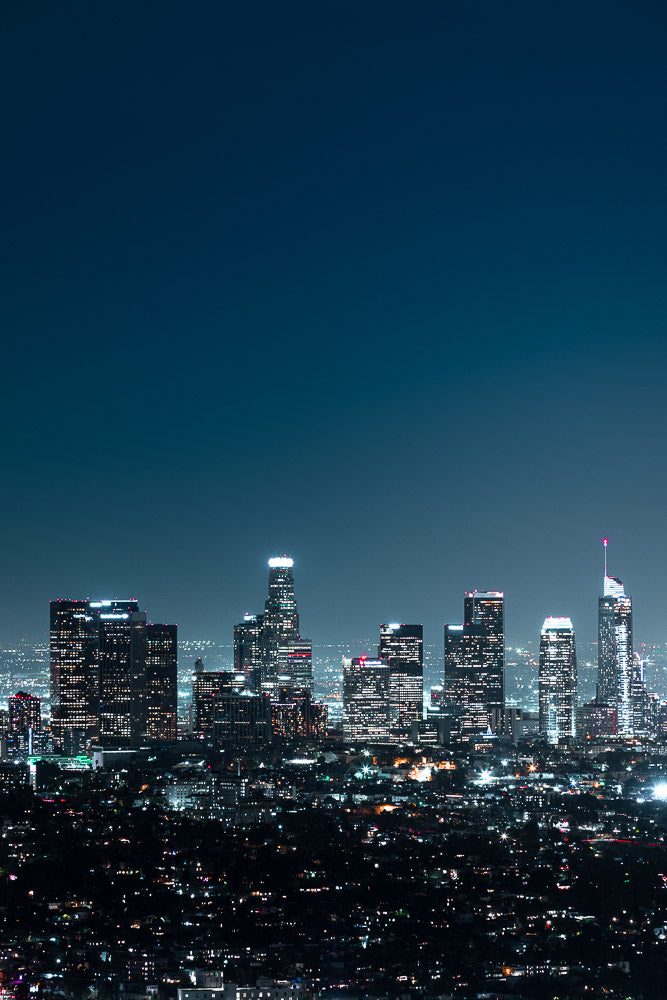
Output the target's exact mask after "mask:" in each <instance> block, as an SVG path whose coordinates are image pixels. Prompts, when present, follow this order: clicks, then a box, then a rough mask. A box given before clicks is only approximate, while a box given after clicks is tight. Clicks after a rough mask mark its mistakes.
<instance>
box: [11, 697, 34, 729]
mask: <svg viewBox="0 0 667 1000" xmlns="http://www.w3.org/2000/svg"><path fill="white" fill-rule="evenodd" d="M41 725H42V710H41V698H36V697H35V696H34V695H32V694H28V692H27V691H17V692H16V694H15V695H12V696H11V697H10V698H9V732H10V733H25V732H27V731H28V730H29V729H35V730H38V729H40V728H41Z"/></svg>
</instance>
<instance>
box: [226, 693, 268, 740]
mask: <svg viewBox="0 0 667 1000" xmlns="http://www.w3.org/2000/svg"><path fill="white" fill-rule="evenodd" d="M270 741H271V701H270V699H269V696H268V695H267V694H238V693H234V692H229V693H225V694H223V695H221V697H220V698H219V699H218V701H217V703H216V706H215V714H214V720H213V745H214V747H215V748H216V749H218V750H233V749H234V748H236V747H251V746H262V745H263V744H265V743H270Z"/></svg>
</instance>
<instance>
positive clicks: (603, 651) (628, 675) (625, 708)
mask: <svg viewBox="0 0 667 1000" xmlns="http://www.w3.org/2000/svg"><path fill="white" fill-rule="evenodd" d="M603 544H604V552H605V560H604V562H605V567H604V568H605V572H604V592H603V596H602V597H600V598H599V600H598V684H597V701H598V702H599V703H600V704H601V705H609V706H611V707H612V708H615V709H616V731H617V733H619V734H620V735H624V736H628V735H631V734H632V733H633V732H634V722H635V712H634V705H633V672H634V663H633V651H632V598H631V597H630V596H629V595H628V594H626V593H625V590H624V589H623V584H622V583H621V581H620V580H619V579H618V577H615V576H608V575H607V539H605V540H604V543H603ZM637 693H638V692H637V685H636V682H635V692H634V694H635V695H636V694H637Z"/></svg>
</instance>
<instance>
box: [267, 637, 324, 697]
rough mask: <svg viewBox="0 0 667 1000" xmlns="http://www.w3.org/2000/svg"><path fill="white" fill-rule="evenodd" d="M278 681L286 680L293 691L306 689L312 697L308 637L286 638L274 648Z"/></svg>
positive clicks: (311, 656)
mask: <svg viewBox="0 0 667 1000" xmlns="http://www.w3.org/2000/svg"><path fill="white" fill-rule="evenodd" d="M276 664H277V666H276V669H277V671H278V673H277V680H278V683H285V682H287V683H288V684H289V685H290V686H291V687H292V689H293V690H294V691H307V692H308V694H309V695H310V697H311V698H312V697H313V694H314V688H315V682H314V679H313V647H312V643H311V641H310V639H288V640H287V642H285V643H282V642H281V643H279V644H278V647H277V650H276Z"/></svg>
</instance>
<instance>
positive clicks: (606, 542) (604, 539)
mask: <svg viewBox="0 0 667 1000" xmlns="http://www.w3.org/2000/svg"><path fill="white" fill-rule="evenodd" d="M602 544H603V545H604V575H605V576H606V575H607V546H608V545H609V539H608V538H603V539H602Z"/></svg>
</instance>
